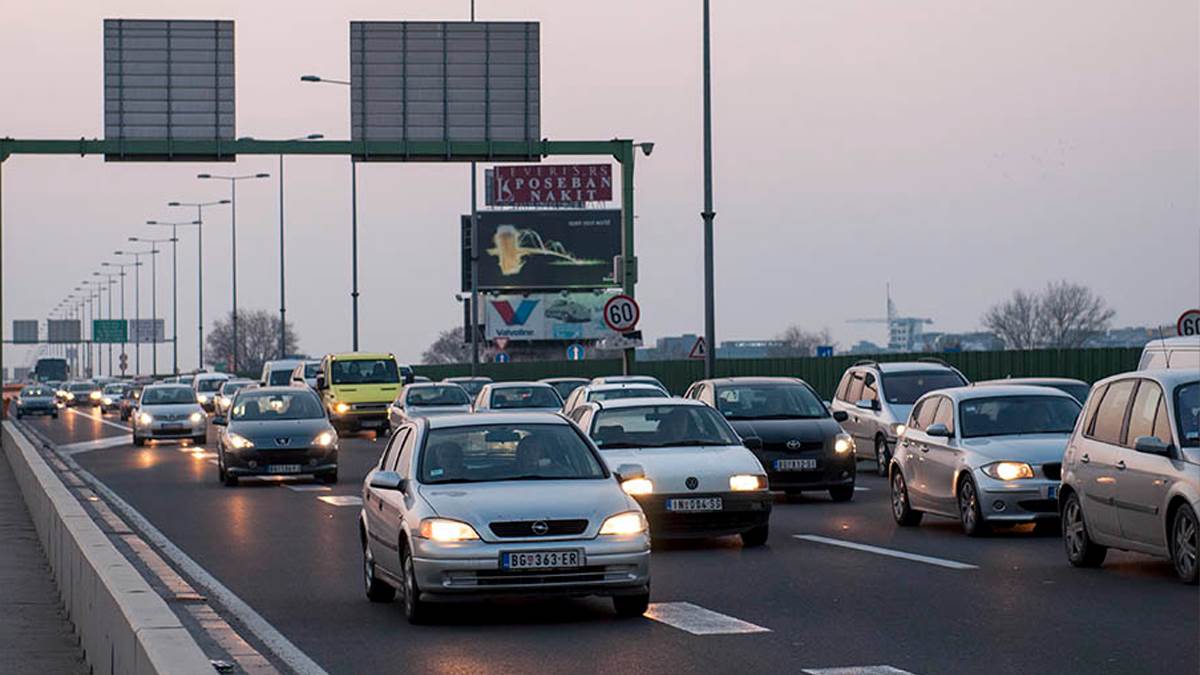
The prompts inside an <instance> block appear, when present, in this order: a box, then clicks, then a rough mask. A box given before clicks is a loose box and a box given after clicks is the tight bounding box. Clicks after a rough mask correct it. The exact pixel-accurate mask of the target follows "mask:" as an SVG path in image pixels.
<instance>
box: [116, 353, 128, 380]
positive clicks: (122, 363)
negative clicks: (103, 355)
mask: <svg viewBox="0 0 1200 675" xmlns="http://www.w3.org/2000/svg"><path fill="white" fill-rule="evenodd" d="M118 363H119V364H120V366H121V374H122V375H124V374H125V371H126V370H128V369H129V356H128V355H127V354H124V353H122V354H121V358H120V359H119V360H118Z"/></svg>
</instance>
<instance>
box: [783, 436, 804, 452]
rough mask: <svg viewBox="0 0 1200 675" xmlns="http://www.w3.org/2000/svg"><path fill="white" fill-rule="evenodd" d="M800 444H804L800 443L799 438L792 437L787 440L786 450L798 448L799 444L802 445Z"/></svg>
mask: <svg viewBox="0 0 1200 675" xmlns="http://www.w3.org/2000/svg"><path fill="white" fill-rule="evenodd" d="M802 445H804V444H803V443H801V442H800V440H799V439H796V438H793V439H792V440H790V441H788V442H787V449H788V450H799V449H800V446H802Z"/></svg>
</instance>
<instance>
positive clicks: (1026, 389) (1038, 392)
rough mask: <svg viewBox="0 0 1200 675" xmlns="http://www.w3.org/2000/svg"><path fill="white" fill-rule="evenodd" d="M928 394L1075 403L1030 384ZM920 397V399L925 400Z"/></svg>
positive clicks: (1062, 393) (1061, 393) (1058, 392)
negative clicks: (1062, 399)
mask: <svg viewBox="0 0 1200 675" xmlns="http://www.w3.org/2000/svg"><path fill="white" fill-rule="evenodd" d="M930 394H940V395H943V396H949V397H950V398H952V399H954V400H956V401H967V400H971V399H976V398H997V397H1007V396H1051V397H1054V398H1067V399H1070V400H1072V401H1075V397H1074V396H1071V395H1070V394H1068V393H1066V392H1065V391H1061V390H1058V389H1054V388H1053V387H1046V386H1041V385H1032V384H992V385H977V386H970V385H968V386H966V387H951V388H949V389H935V390H934V391H931V392H929V394H926V395H925V396H929V395H930ZM925 396H922V397H921V398H925ZM1076 403H1078V401H1076Z"/></svg>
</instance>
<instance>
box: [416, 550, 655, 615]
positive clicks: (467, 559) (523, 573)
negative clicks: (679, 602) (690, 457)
mask: <svg viewBox="0 0 1200 675" xmlns="http://www.w3.org/2000/svg"><path fill="white" fill-rule="evenodd" d="M410 541H412V542H413V544H412V545H413V571H414V573H415V575H416V580H417V586H418V587H419V588H420V589H421V595H422V597H423V598H426V599H431V600H453V599H456V598H457V599H484V598H489V597H502V596H514V595H517V596H562V595H566V596H583V595H634V594H638V593H646V592H648V591H649V587H650V538H649V537H648V536H646V535H645V534H640V535H630V536H607V535H606V536H598V537H596V538H595V539H548V540H538V541H528V540H519V541H512V542H490V541H489V542H485V541H471V542H459V543H453V544H443V543H437V542H432V541H429V540H427V539H420V538H413V539H411V540H410ZM571 549H577V550H579V551H581V552H582V553H583V556H584V561H583V562H584V564H583V566H582V567H577V568H567V569H552V570H504V569H502V568H501V563H500V557H501V554H502V553H510V552H512V553H520V552H535V551H561V550H571Z"/></svg>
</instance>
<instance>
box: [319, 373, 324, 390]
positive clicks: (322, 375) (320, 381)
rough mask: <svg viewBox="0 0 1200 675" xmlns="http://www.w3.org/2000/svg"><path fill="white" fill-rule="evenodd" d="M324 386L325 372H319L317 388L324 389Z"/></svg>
mask: <svg viewBox="0 0 1200 675" xmlns="http://www.w3.org/2000/svg"><path fill="white" fill-rule="evenodd" d="M324 388H325V374H324V373H318V374H317V389H324Z"/></svg>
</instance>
